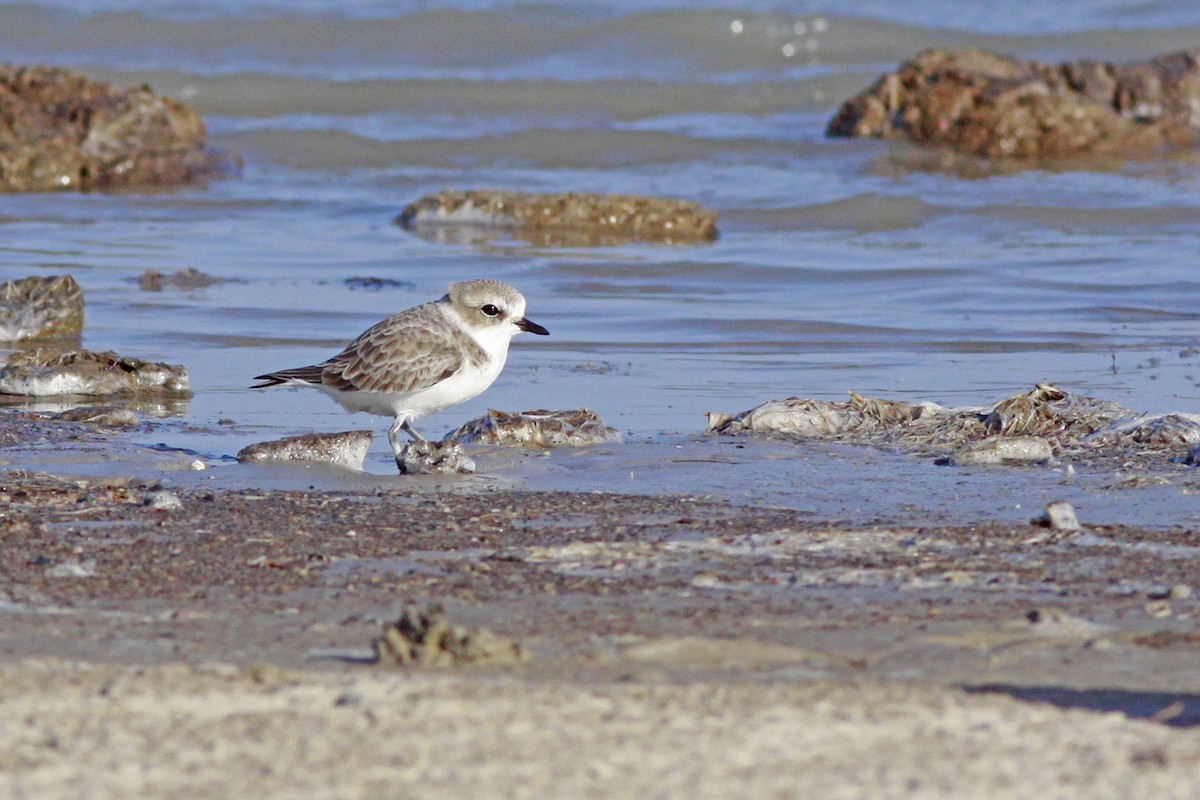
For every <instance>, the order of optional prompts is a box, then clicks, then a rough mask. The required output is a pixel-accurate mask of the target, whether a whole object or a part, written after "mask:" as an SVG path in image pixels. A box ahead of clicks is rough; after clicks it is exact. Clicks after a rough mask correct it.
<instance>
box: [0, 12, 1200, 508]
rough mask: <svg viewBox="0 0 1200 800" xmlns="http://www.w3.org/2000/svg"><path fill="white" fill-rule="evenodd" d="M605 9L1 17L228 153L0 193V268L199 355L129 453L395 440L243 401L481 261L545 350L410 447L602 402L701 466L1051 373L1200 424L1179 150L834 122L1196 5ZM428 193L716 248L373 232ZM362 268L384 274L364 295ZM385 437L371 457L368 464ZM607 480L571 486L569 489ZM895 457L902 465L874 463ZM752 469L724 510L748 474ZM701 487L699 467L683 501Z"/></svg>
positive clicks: (1199, 223)
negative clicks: (1088, 155) (869, 98)
mask: <svg viewBox="0 0 1200 800" xmlns="http://www.w3.org/2000/svg"><path fill="white" fill-rule="evenodd" d="M603 5H604V8H603V10H599V11H598V10H596V9H595V8H594V4H592V3H584V2H578V1H576V0H554V1H553V2H543V3H537V4H523V3H510V2H487V1H486V0H478V1H477V2H476V1H472V0H464V1H463V2H445V3H443V2H414V3H387V2H366V1H364V2H338V3H332V2H329V3H325V2H316V1H315V0H311V1H310V2H303V0H301V2H294V1H292V0H289V1H288V2H283V1H282V0H269V1H268V2H256V3H252V4H245V3H242V2H234V0H192V1H189V2H162V3H155V4H150V7H151V10H147V4H145V3H135V2H122V1H121V0H112V1H111V2H103V1H101V2H96V1H95V0H88V2H83V0H77V1H75V2H67V1H65V0H64V2H26V3H20V4H0V52H3V53H4V54H5V58H6V59H8V60H10V61H13V62H35V63H52V64H58V65H63V66H69V67H75V68H79V69H81V70H83V71H85V72H87V73H89V74H91V75H94V76H97V77H101V78H105V79H109V80H113V81H116V82H118V83H121V84H136V83H141V82H148V83H150V84H151V85H153V86H154V87H155V88H156V89H158V90H160V91H163V92H165V93H168V94H171V95H174V96H176V97H179V98H181V99H184V100H186V101H188V102H190V103H192V104H194V105H195V106H196V107H197V108H198V109H199V110H200V111H201V112H202V113H203V114H204V116H205V119H206V121H207V123H208V126H209V130H210V134H211V143H212V145H213V146H214V147H216V148H218V149H221V150H224V151H227V152H230V153H236V154H239V155H240V156H241V158H242V159H244V164H245V166H244V169H243V171H242V172H241V174H240V175H239V176H237V177H232V178H229V179H225V180H218V181H214V182H212V183H211V184H209V185H207V186H204V187H195V188H189V189H185V190H181V191H176V192H167V193H155V194H137V193H132V194H119V195H82V196H81V195H71V194H47V195H30V196H17V197H11V196H10V197H2V198H0V278H4V279H8V278H13V277H21V276H25V275H29V274H59V273H64V272H69V273H71V274H73V275H74V276H75V277H76V278H77V279H78V280H79V282H80V283H81V284H82V285H83V287H84V290H85V292H86V295H87V299H88V309H89V310H88V325H87V331H86V333H85V336H84V345H85V346H86V347H89V348H92V349H114V350H117V351H119V352H121V353H125V354H129V355H137V356H141V357H149V358H154V359H162V360H168V361H172V362H179V363H184V364H186V365H187V366H188V367H189V369H190V370H191V372H192V376H193V383H194V387H195V390H196V393H195V397H194V398H193V399H192V401H191V403H190V405H189V407H188V411H187V415H186V416H185V417H182V418H178V419H176V420H174V421H172V422H169V423H168V424H166V425H164V426H163V427H162V428H160V429H159V430H157V431H155V432H154V433H153V434H151V435H149V436H148V437H147V441H155V442H162V443H163V444H166V445H167V446H170V447H181V448H188V449H192V450H196V451H198V452H200V453H203V454H205V455H207V456H209V457H211V458H214V459H215V458H218V457H220V456H228V455H230V454H232V453H234V452H236V451H237V450H238V449H239V448H240V447H241V446H243V445H245V444H247V443H249V442H251V441H259V440H262V439H264V438H273V437H276V436H282V435H288V434H294V433H300V432H307V431H311V430H342V429H346V428H348V427H353V426H359V427H363V426H371V427H373V428H375V429H376V430H378V431H381V430H382V429H383V427H384V426H385V425H386V421H384V420H382V419H378V418H367V417H358V418H355V419H348V418H347V417H345V415H344V412H342V411H341V410H340V409H339V408H338V407H336V406H335V405H334V404H333V403H332V402H330V401H329V400H327V399H325V398H323V397H321V396H320V395H319V394H317V393H315V392H314V393H306V392H302V391H278V390H276V391H273V392H249V391H247V390H246V386H247V385H248V384H249V382H250V378H251V377H252V376H253V375H256V374H259V373H260V372H263V371H266V370H270V369H276V368H282V367H290V366H297V365H301V364H307V363H313V362H315V361H318V360H320V359H322V358H324V357H326V356H328V355H330V354H332V352H334V351H335V349H336V348H338V347H340V346H341V345H342V344H343V343H344V342H346V341H347V340H349V339H350V338H352V337H353V336H355V335H356V334H358V333H359V332H360V331H361V330H363V329H364V328H366V327H367V326H369V325H370V324H372V323H373V322H375V321H376V320H378V319H380V318H382V317H384V316H386V315H388V314H390V313H394V312H395V311H397V310H400V309H403V308H406V307H408V306H411V305H414V304H416V303H418V302H422V301H424V300H428V299H432V298H435V297H437V296H440V295H441V294H442V293H443V292H444V291H445V287H446V284H447V283H449V282H451V281H455V280H462V279H467V278H472V277H481V276H492V277H497V278H501V279H503V280H506V281H509V282H511V283H513V284H515V285H516V286H518V287H519V288H521V289H522V290H523V292H524V293H525V294H526V296H527V298H528V300H529V311H528V313H529V316H530V317H531V318H532V319H534V320H536V321H538V322H540V323H541V324H543V325H545V326H546V327H548V328H549V329H550V330H551V332H552V336H551V337H550V338H548V339H545V338H540V337H520V338H518V339H517V340H516V343H515V345H514V349H513V352H512V353H511V356H510V360H509V366H508V368H507V370H506V371H505V373H504V374H503V375H502V376H501V378H500V379H499V381H497V383H496V385H495V386H494V387H493V388H492V389H490V390H489V391H488V392H487V393H485V394H484V395H483V396H481V397H480V398H477V399H476V400H474V401H472V402H470V403H467V404H464V405H463V406H460V407H458V408H456V409H453V410H451V411H447V412H443V413H442V414H439V415H436V416H434V417H431V418H429V419H427V420H426V421H425V422H424V424H423V425H422V426H421V427H422V428H423V430H425V431H426V432H427V433H429V434H433V435H440V434H441V433H442V432H444V431H446V430H449V429H451V428H453V427H455V426H457V425H458V424H459V423H461V422H463V421H465V420H467V419H469V418H471V417H473V416H475V415H477V414H480V413H482V412H483V411H484V410H485V409H486V408H488V407H496V408H504V409H510V410H515V409H521V408H535V407H550V408H574V407H579V406H587V407H589V408H592V409H593V410H595V411H597V412H599V413H600V414H601V415H602V416H603V417H604V418H605V419H606V420H607V421H609V422H610V423H611V424H613V425H615V426H617V427H618V428H620V429H622V430H623V431H626V432H627V433H628V434H629V435H630V441H631V442H632V443H637V442H651V443H655V444H656V446H661V445H663V443H665V442H671V441H674V439H672V438H671V437H673V436H674V437H682V440H683V441H684V442H685V443H686V446H687V447H688V448H692V449H695V450H698V451H701V452H703V451H704V449H705V447H706V445H705V444H703V443H696V442H694V441H692V440H691V439H689V438H687V437H688V435H690V434H694V433H696V432H698V431H700V430H701V429H702V428H703V423H704V419H703V416H702V414H703V412H705V411H708V410H722V411H729V412H732V411H739V410H742V409H745V408H749V407H751V406H753V405H756V404H757V403H759V402H761V401H763V400H767V399H770V398H779V397H787V396H790V395H803V396H810V397H818V398H823V399H830V400H837V399H842V398H843V397H844V396H845V392H846V390H855V391H857V392H860V393H864V394H872V395H880V396H886V397H892V398H900V399H917V400H934V401H937V402H940V403H943V404H953V405H962V404H981V403H987V402H990V401H992V400H995V399H998V398H999V397H1002V396H1005V395H1008V394H1011V393H1013V392H1016V391H1019V390H1022V389H1024V388H1027V387H1029V386H1031V385H1033V384H1034V383H1036V382H1038V381H1041V380H1047V379H1048V380H1052V381H1056V382H1058V383H1060V384H1061V385H1064V386H1065V387H1067V388H1069V389H1072V390H1074V391H1080V392H1085V393H1089V394H1094V395H1097V396H1101V397H1104V398H1107V399H1110V400H1116V401H1119V402H1122V403H1125V404H1126V405H1129V406H1131V407H1133V408H1135V409H1138V410H1145V411H1163V412H1165V411H1192V412H1195V411H1200V388H1198V385H1200V356H1197V355H1196V354H1195V352H1194V349H1195V348H1196V347H1197V345H1198V343H1200V328H1198V327H1197V320H1198V319H1200V278H1198V277H1197V264H1198V262H1200V159H1198V158H1197V155H1196V154H1184V155H1179V156H1174V157H1170V158H1166V159H1163V160H1161V161H1155V162H1151V163H1136V164H1130V165H1127V166H1123V167H1115V168H1109V169H1106V170H1102V171H1058V170H1031V171H1027V172H1020V173H1017V174H1009V175H996V176H992V177H979V176H977V175H976V176H966V175H959V174H951V173H946V172H937V171H928V170H926V169H924V168H923V167H922V166H921V162H920V159H917V158H914V157H913V151H912V150H911V149H910V148H906V147H905V146H902V145H895V144H884V143H880V142H862V141H844V140H827V139H825V138H824V136H823V129H824V126H825V123H826V122H827V120H828V119H829V117H830V116H831V115H832V114H833V112H834V111H835V109H836V107H837V105H838V103H839V102H840V101H841V100H842V99H844V98H846V97H848V96H850V95H851V94H853V93H854V92H855V91H857V90H859V89H861V88H862V87H864V86H865V85H867V84H869V83H870V82H871V81H873V80H874V78H875V77H876V76H877V75H878V74H879V73H881V72H883V71H885V70H887V69H890V68H892V67H893V66H894V65H895V64H896V63H897V62H899V61H901V60H903V59H905V58H907V57H909V56H911V55H913V54H915V53H916V52H918V51H919V50H921V49H924V48H927V47H933V46H945V47H955V48H961V47H969V46H980V47H988V48H992V49H997V50H1001V51H1004V52H1009V53H1012V54H1014V55H1017V56H1021V57H1034V58H1043V59H1052V60H1057V59H1070V58H1095V59H1114V60H1133V59H1139V58H1144V57H1146V56H1148V55H1151V54H1153V53H1157V52H1162V51H1166V50H1171V49H1180V48H1186V47H1190V46H1194V45H1195V43H1196V42H1197V41H1200V6H1198V5H1197V4H1195V3H1192V2H1184V1H1183V0H1175V1H1174V2H1172V1H1171V0H1164V1H1163V2H1155V3H1140V2H1118V1H1117V0H1108V1H1105V0H1074V1H1073V2H1059V3H1045V2H1034V1H1033V0H1019V1H1017V2H1014V1H1013V0H1006V2H988V3H979V4H968V3H961V2H922V3H892V2H884V1H883V0H839V1H838V2H836V3H835V2H832V1H831V2H794V3H790V4H787V10H786V11H781V10H780V7H781V4H778V3H759V2H741V3H739V4H737V5H732V4H728V3H716V2H712V3H709V2H701V3H695V2H687V3H685V2H681V1H675V2H672V1H671V0H662V2H643V3H638V2H614V3H607V4H603ZM445 187H456V188H490V187H497V188H509V189H519V190H530V191H570V190H577V191H595V192H628V193H644V194H661V195H670V196H676V197H683V198H688V199H692V200H697V201H700V202H702V203H704V204H706V205H709V206H711V207H713V208H715V209H716V210H717V211H719V213H720V215H721V238H720V239H719V241H717V242H716V243H714V244H710V245H701V246H690V247H679V246H675V247H669V246H659V245H645V244H638V245H626V246H620V247H607V248H599V247H597V248H551V247H536V246H532V245H529V244H526V243H523V242H521V241H517V240H513V239H507V238H499V239H497V240H493V241H490V242H484V243H478V242H477V243H469V242H459V243H453V242H450V243H447V242H437V241H427V240H425V239H422V238H420V237H418V236H415V235H413V234H412V233H409V232H407V231H404V230H402V229H399V228H397V227H396V226H394V225H393V224H392V223H391V220H392V218H393V217H394V216H395V214H396V213H397V212H398V211H399V210H400V209H401V208H402V207H403V206H404V205H405V204H406V203H408V202H410V201H412V200H415V199H416V198H418V197H420V196H421V195H423V194H425V193H428V192H431V191H436V190H439V189H442V188H445ZM185 267H194V268H196V269H199V270H201V271H203V272H205V273H208V274H211V275H214V276H218V277H224V278H231V279H236V282H229V283H225V284H222V285H219V286H215V287H212V288H208V289H204V290H200V291H195V292H179V291H170V290H168V291H165V292H162V293H146V292H142V291H140V290H139V289H138V288H137V284H136V279H137V276H138V275H140V274H141V273H142V272H143V271H145V270H148V269H153V270H158V271H162V272H170V271H175V270H179V269H183V268H185ZM353 277H373V278H389V279H393V280H395V281H399V282H401V283H400V285H399V286H397V287H394V288H388V289H383V290H380V291H363V290H355V289H352V288H350V287H349V286H348V285H347V284H346V280H347V279H348V278H353ZM222 419H228V420H233V421H234V422H235V423H236V424H235V425H218V424H217V423H218V420H222ZM380 439H381V440H380V441H377V442H376V447H375V449H374V450H373V451H372V456H371V463H370V465H369V468H370V469H371V471H374V472H379V473H386V472H389V471H392V470H393V469H394V468H393V467H392V466H391V465H390V464H389V463H388V452H387V446H386V442H385V441H382V437H380ZM680 446H683V445H680ZM716 447H718V445H712V446H709V447H708V449H709V450H712V449H713V448H716ZM689 452H690V450H689ZM613 457H614V458H615V456H613ZM613 463H614V462H603V461H598V462H596V463H595V464H594V465H593V466H595V469H594V470H591V471H589V470H588V469H582V470H574V471H572V470H567V471H566V474H568V475H570V478H569V479H562V481H560V483H561V485H563V486H575V487H578V488H587V487H588V486H590V485H592V484H591V483H589V481H590V480H591V479H590V478H589V477H588V476H589V475H600V474H603V473H604V472H605V470H606V469H610V468H612V466H613ZM618 463H620V465H621V469H622V471H623V468H624V462H618ZM806 463H807V462H806ZM904 465H908V466H904ZM912 468H914V467H912V464H911V462H909V461H906V460H904V459H899V460H897V461H896V463H895V465H893V466H891V467H889V468H888V469H890V470H891V472H890V473H889V472H888V469H884V470H883V472H882V473H881V474H882V475H883V476H884V477H883V478H881V481H884V482H886V480H887V476H888V475H892V476H899V475H901V474H902V473H903V472H904V470H905V469H912ZM235 469H236V468H235ZM813 469H819V466H814V467H813ZM937 474H939V475H946V476H947V477H946V478H937V479H936V480H949V479H950V478H949V474H950V472H949V471H945V470H943V471H940V472H938V473H937ZM747 475H750V477H747V478H745V479H744V480H743V479H739V480H742V483H738V482H737V481H733V483H734V484H736V485H737V486H740V487H742V488H741V489H737V488H735V489H734V490H733V493H734V494H735V495H736V494H738V493H739V492H741V491H742V490H743V489H745V486H747V485H751V484H753V483H754V481H755V480H760V479H761V478H762V473H761V472H758V473H747ZM753 475H758V478H754V477H753ZM710 477H711V476H710ZM693 479H695V480H696V481H698V482H699V484H704V482H705V480H709V478H701V477H696V476H685V477H684V478H681V479H680V480H679V481H677V482H675V483H673V484H672V487H673V488H680V487H681V486H683V487H685V488H686V483H687V481H688V480H693ZM720 480H722V479H720V478H712V479H711V481H715V482H720ZM931 480H932V479H931ZM711 481H710V482H711ZM760 482H761V480H760ZM534 483H536V481H534ZM633 488H638V487H637V486H635V487H633ZM701 488H704V486H701ZM708 488H712V487H711V486H710V487H708ZM747 491H748V490H747ZM796 491H799V490H798V489H797V487H796V484H795V483H794V482H789V483H788V485H787V486H785V487H783V488H781V489H780V490H779V492H778V494H779V495H780V496H784V495H787V494H789V493H793V494H794V493H795V492H796ZM792 502H801V501H795V500H794V499H793V500H792ZM997 505H1001V503H999V501H997ZM1011 505H1013V504H1011V503H1010V504H1008V506H1011ZM1006 507H1007V506H1006Z"/></svg>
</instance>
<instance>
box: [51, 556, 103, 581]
mask: <svg viewBox="0 0 1200 800" xmlns="http://www.w3.org/2000/svg"><path fill="white" fill-rule="evenodd" d="M46 576H47V577H50V578H94V577H95V576H96V559H94V558H89V559H87V560H86V561H64V562H62V563H61V564H57V565H55V566H53V567H50V568H49V569H47V570H46Z"/></svg>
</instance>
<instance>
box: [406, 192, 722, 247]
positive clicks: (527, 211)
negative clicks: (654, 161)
mask: <svg viewBox="0 0 1200 800" xmlns="http://www.w3.org/2000/svg"><path fill="white" fill-rule="evenodd" d="M396 223H397V224H399V225H402V226H404V227H406V228H413V229H420V228H422V227H426V228H428V227H441V226H456V227H458V226H461V227H474V228H502V229H511V230H514V231H515V232H517V233H518V234H519V235H522V236H523V237H526V236H533V237H535V238H538V239H539V240H540V239H541V238H543V237H550V239H551V243H553V237H554V235H556V234H557V235H563V234H575V236H576V237H582V238H581V239H580V240H579V241H580V242H581V243H587V239H588V237H591V238H592V239H594V240H595V243H597V244H605V243H607V242H610V241H611V242H614V243H615V242H620V241H654V242H664V243H686V242H700V241H712V240H713V239H716V238H717V214H716V212H714V211H710V210H709V209H707V208H704V207H703V206H701V205H700V204H698V203H692V202H689V201H686V200H675V199H671V198H662V197H641V196H638V195H620V194H587V193H582V192H564V193H562V194H527V193H524V192H504V191H484V190H474V191H465V192H464V191H457V190H453V189H447V190H445V191H442V192H438V193H437V194H431V195H426V196H425V197H422V198H421V199H420V200H418V201H417V202H415V203H412V204H410V205H408V206H407V207H405V209H404V210H403V211H401V212H400V216H398V217H397V218H396ZM576 241H577V239H576V238H571V237H568V238H567V239H565V240H564V243H567V244H571V243H575V242H576Z"/></svg>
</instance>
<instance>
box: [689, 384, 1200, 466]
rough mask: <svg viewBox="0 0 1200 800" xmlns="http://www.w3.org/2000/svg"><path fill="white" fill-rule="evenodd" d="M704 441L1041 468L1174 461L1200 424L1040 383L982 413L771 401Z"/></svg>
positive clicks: (861, 401)
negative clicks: (845, 445) (1069, 462)
mask: <svg viewBox="0 0 1200 800" xmlns="http://www.w3.org/2000/svg"><path fill="white" fill-rule="evenodd" d="M706 432H707V433H713V434H722V435H738V434H746V433H761V434H774V435H780V436H785V437H795V438H804V439H824V440H830V441H842V442H851V443H858V444H869V445H875V446H879V447H887V448H898V449H901V450H904V451H907V452H909V453H912V454H914V455H918V456H928V457H933V458H938V459H942V460H944V461H945V463H950V464H957V465H967V464H972V465H977V464H1004V463H1021V462H1024V463H1046V462H1049V461H1051V460H1053V459H1058V458H1062V457H1064V456H1069V457H1071V458H1097V457H1103V456H1106V455H1115V456H1126V455H1130V454H1135V453H1136V454H1139V455H1142V456H1171V455H1175V456H1176V457H1177V458H1178V459H1179V460H1180V461H1182V460H1184V458H1185V457H1186V456H1187V453H1188V451H1189V448H1191V447H1195V446H1196V445H1195V443H1197V442H1200V415H1190V414H1161V415H1154V416H1145V415H1139V414H1137V413H1135V412H1134V411H1132V410H1130V409H1128V408H1125V407H1124V406H1121V405H1119V404H1117V403H1111V402H1107V401H1104V400H1098V399H1095V398H1092V397H1086V396H1084V395H1077V394H1071V393H1069V392H1066V391H1064V390H1062V389H1059V388H1058V387H1057V386H1054V385H1053V384H1049V383H1041V384H1038V385H1037V386H1036V387H1034V388H1033V389H1032V390H1031V391H1029V392H1022V393H1020V394H1016V395H1013V396H1011V397H1007V398H1004V399H1003V400H1000V401H999V402H997V403H994V404H993V405H991V406H986V407H965V408H944V407H942V406H939V405H937V404H935V403H918V404H913V403H905V402H899V401H893V400H880V399H877V398H870V397H863V396H862V395H858V394H855V393H854V392H851V393H850V400H849V401H846V402H842V403H830V402H826V401H822V400H810V399H804V398H798V397H792V398H788V399H787V400H771V401H768V402H766V403H763V404H761V405H759V406H756V407H755V408H752V409H750V410H748V411H743V412H742V413H740V414H734V415H730V414H722V413H718V412H710V413H709V414H708V426H707V431H706Z"/></svg>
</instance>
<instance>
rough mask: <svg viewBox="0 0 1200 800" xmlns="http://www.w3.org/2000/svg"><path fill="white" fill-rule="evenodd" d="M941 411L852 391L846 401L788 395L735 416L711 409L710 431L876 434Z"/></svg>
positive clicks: (793, 434) (937, 408) (732, 432)
mask: <svg viewBox="0 0 1200 800" xmlns="http://www.w3.org/2000/svg"><path fill="white" fill-rule="evenodd" d="M941 410H942V408H941V406H938V405H935V404H933V403H923V404H921V405H912V404H910V403H901V402H897V401H894V400H879V399H876V398H872V397H863V396H862V395H859V394H855V393H854V392H850V399H849V400H847V401H846V402H844V403H828V402H825V401H823V400H808V399H804V398H800V397H789V398H788V399H787V400H770V401H767V402H766V403H763V404H762V405H759V406H755V407H754V408H752V409H750V410H749V411H743V412H742V413H740V414H736V415H733V416H730V415H728V414H722V413H719V412H716V411H710V412H709V413H708V428H707V432H708V433H723V434H737V433H742V432H748V431H757V432H761V433H782V434H789V435H792V436H804V437H810V438H823V437H833V436H840V435H842V434H850V433H876V432H879V431H883V430H887V429H889V428H893V427H896V426H899V425H907V424H909V423H912V422H915V421H916V420H918V419H921V418H922V417H925V416H927V415H929V414H936V413H938V412H940V411H941Z"/></svg>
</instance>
